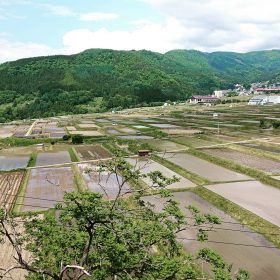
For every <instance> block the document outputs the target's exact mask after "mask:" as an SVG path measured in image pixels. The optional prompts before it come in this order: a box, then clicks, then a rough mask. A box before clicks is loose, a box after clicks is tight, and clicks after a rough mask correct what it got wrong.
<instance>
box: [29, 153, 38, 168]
mask: <svg viewBox="0 0 280 280" xmlns="http://www.w3.org/2000/svg"><path fill="white" fill-rule="evenodd" d="M36 160H37V153H36V152H32V153H31V155H30V158H29V161H28V164H27V167H34V166H35V165H36Z"/></svg>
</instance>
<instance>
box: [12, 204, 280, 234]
mask: <svg viewBox="0 0 280 280" xmlns="http://www.w3.org/2000/svg"><path fill="white" fill-rule="evenodd" d="M51 201H52V200H51ZM7 204H11V205H12V204H13V203H7ZM14 205H19V206H26V207H32V208H35V209H44V210H46V209H51V207H44V206H39V205H30V204H23V203H16V204H14ZM186 218H189V219H193V220H195V218H194V217H186ZM132 219H137V218H136V217H132ZM18 221H19V220H18ZM20 222H26V221H23V220H21V221H20ZM207 224H208V225H209V223H206V224H204V225H190V226H192V227H199V228H202V229H205V230H208V229H209V231H232V232H241V233H250V234H260V235H263V234H266V235H270V236H280V233H264V232H258V231H250V230H239V229H231V228H223V227H216V224H211V225H212V226H211V227H207V226H206V225H207Z"/></svg>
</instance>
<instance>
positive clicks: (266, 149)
mask: <svg viewBox="0 0 280 280" xmlns="http://www.w3.org/2000/svg"><path fill="white" fill-rule="evenodd" d="M240 145H242V146H245V147H249V148H254V149H258V150H262V151H267V152H271V153H277V154H279V153H280V147H279V148H273V147H268V146H264V145H259V144H254V143H245V144H240Z"/></svg>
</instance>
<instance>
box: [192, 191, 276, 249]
mask: <svg viewBox="0 0 280 280" xmlns="http://www.w3.org/2000/svg"><path fill="white" fill-rule="evenodd" d="M190 191H191V192H193V193H195V194H197V195H198V196H200V197H201V198H202V199H204V200H206V201H208V202H209V203H211V204H212V205H214V206H215V207H217V208H219V209H220V210H222V211H224V212H225V213H227V214H228V215H230V216H231V217H232V218H234V219H236V220H237V221H238V222H240V223H241V224H244V225H247V226H248V227H249V228H251V229H252V230H254V231H256V232H258V233H260V234H262V235H263V236H264V237H265V238H266V239H267V240H269V241H270V242H272V243H273V244H274V245H275V246H276V247H278V248H280V235H279V232H280V231H279V227H277V226H276V225H274V224H272V223H270V222H268V221H266V220H264V219H263V218H261V217H259V216H257V215H256V214H254V213H252V212H250V211H248V210H246V209H244V208H242V207H240V206H239V205H237V204H235V203H233V202H231V201H229V200H227V199H225V198H224V197H222V196H220V195H218V194H216V193H214V192H212V191H210V190H208V189H206V188H204V187H196V188H192V189H190Z"/></svg>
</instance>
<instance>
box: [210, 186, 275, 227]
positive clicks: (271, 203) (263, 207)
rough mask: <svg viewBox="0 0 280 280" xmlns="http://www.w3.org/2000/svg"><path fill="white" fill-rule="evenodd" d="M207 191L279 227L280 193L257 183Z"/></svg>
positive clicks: (211, 188)
mask: <svg viewBox="0 0 280 280" xmlns="http://www.w3.org/2000/svg"><path fill="white" fill-rule="evenodd" d="M207 189H209V190H211V191H213V192H215V193H217V194H219V195H221V196H223V197H225V198H227V199H229V200H230V201H232V202H234V203H236V204H238V205H240V206H241V207H243V208H245V209H247V210H249V211H251V212H253V213H255V214H256V215H258V216H260V217H262V218H263V219H265V220H267V221H269V222H271V223H273V224H275V225H277V226H279V227H280V215H279V213H280V191H279V190H278V189H276V188H274V187H270V186H267V185H264V184H262V183H260V182H258V181H248V182H235V183H224V184H215V185H209V186H207Z"/></svg>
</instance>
